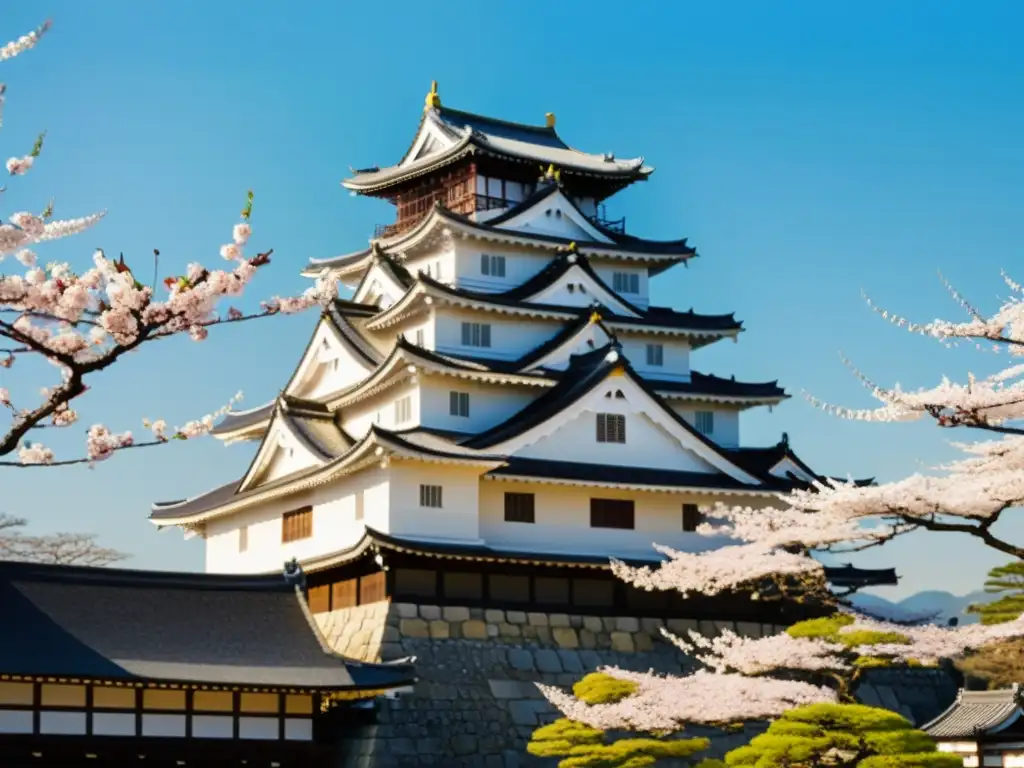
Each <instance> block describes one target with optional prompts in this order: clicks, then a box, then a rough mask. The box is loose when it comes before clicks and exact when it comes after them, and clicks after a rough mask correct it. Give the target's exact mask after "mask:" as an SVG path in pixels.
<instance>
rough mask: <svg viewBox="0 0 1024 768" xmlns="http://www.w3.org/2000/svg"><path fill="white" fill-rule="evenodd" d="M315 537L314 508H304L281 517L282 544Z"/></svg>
mask: <svg viewBox="0 0 1024 768" xmlns="http://www.w3.org/2000/svg"><path fill="white" fill-rule="evenodd" d="M312 535H313V508H312V507H303V508H302V509H293V510H292V511H291V512H285V513H284V514H283V515H282V516H281V542H282V543H283V544H287V543H288V542H289V541H299V540H300V539H308V538H309V537H310V536H312Z"/></svg>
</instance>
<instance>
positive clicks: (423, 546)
mask: <svg viewBox="0 0 1024 768" xmlns="http://www.w3.org/2000/svg"><path fill="white" fill-rule="evenodd" d="M372 545H376V546H379V547H382V548H384V549H393V550H399V551H404V552H408V553H410V554H424V555H429V556H432V557H442V558H444V557H450V558H453V559H468V560H474V559H476V560H481V559H482V560H497V561H501V562H509V563H517V562H518V563H531V564H532V563H550V564H556V565H575V566H584V567H591V568H607V567H609V563H610V560H611V558H610V557H609V556H608V555H586V554H579V553H574V552H550V551H544V550H531V551H529V552H525V551H518V550H509V549H500V548H497V547H490V546H487V545H485V544H455V543H452V542H437V541H420V540H417V539H409V538H405V537H402V536H392V535H390V534H386V533H381V532H380V531H376V530H374V529H372V528H369V527H367V529H366V532H365V533H364V534H363V537H362V539H360V540H359V541H358V542H356V543H355V544H353V545H352V546H351V547H349V548H348V549H346V550H344V551H342V552H336V553H334V554H333V555H328V556H326V557H324V558H322V559H321V561H319V562H318V563H310V564H309V568H310V570H317V569H319V568H321V567H323V568H327V567H331V566H332V565H335V564H338V563H339V562H347V561H348V560H349V559H351V558H352V557H355V556H359V555H361V554H363V553H364V552H367V551H369V550H370V548H371V546H372ZM620 559H622V560H623V562H626V563H627V564H629V565H634V566H642V565H657V564H658V563H662V562H664V561H665V558H663V557H660V556H658V555H657V554H655V552H654V550H653V549H652V551H651V556H650V557H647V558H636V557H628V558H620ZM834 570H835V569H833V568H830V567H828V566H826V567H825V577H826V578H828V579H830V580H831V577H832V573H833V571H834ZM855 570H858V571H859V573H860V574H861V577H862V579H863V580H864V581H865V583H870V582H871V577H872V574H874V573H875V571H872V570H870V569H868V570H859V569H855Z"/></svg>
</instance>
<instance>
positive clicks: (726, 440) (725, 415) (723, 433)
mask: <svg viewBox="0 0 1024 768" xmlns="http://www.w3.org/2000/svg"><path fill="white" fill-rule="evenodd" d="M671 406H672V410H673V411H675V412H676V413H678V414H679V415H680V416H682V417H683V418H684V419H686V421H687V422H688V423H689V424H691V425H692V424H693V423H694V414H695V413H696V412H697V411H713V412H714V414H715V418H714V426H715V430H714V432H712V433H711V434H710V435H708V437H710V438H711V439H712V440H714V441H715V442H716V443H718V444H719V445H722V446H725V447H726V448H736V447H738V446H739V444H740V412H739V409H737V408H736V407H735V406H730V405H727V404H725V403H701V404H700V405H695V404H694V403H692V402H686V401H682V402H675V403H671Z"/></svg>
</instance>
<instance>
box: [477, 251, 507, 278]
mask: <svg viewBox="0 0 1024 768" xmlns="http://www.w3.org/2000/svg"><path fill="white" fill-rule="evenodd" d="M480 273H481V274H484V275H490V276H491V277H504V276H505V257H504V256H491V255H490V254H487V253H481V254H480Z"/></svg>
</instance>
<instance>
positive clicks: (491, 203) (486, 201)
mask: <svg viewBox="0 0 1024 768" xmlns="http://www.w3.org/2000/svg"><path fill="white" fill-rule="evenodd" d="M453 193H454V194H453ZM437 202H440V203H441V204H442V205H443V206H444V207H445V208H447V209H448V210H449V211H451V212H452V213H458V214H461V215H463V216H469V215H471V214H474V213H478V212H480V211H493V210H500V209H504V208H511V207H512V206H513V205H517V204H518V203H519V202H521V201H518V200H509V199H507V198H503V197H491V196H489V195H479V194H475V193H472V192H470V193H466V192H460V190H459V189H458V188H457V187H448V188H446V189H437V190H433V191H431V192H428V193H426V194H424V195H421V196H420V197H417V198H416V199H414V200H405V201H402V203H401V207H400V209H399V210H400V211H401V212H402V213H404V214H405V215H404V216H401V217H400V218H399V220H398V221H396V222H394V223H392V224H378V225H377V226H376V227H375V228H374V230H373V236H374V238H385V237H394V236H395V235H400V234H402V233H403V232H408V231H409V230H410V229H412V228H413V227H415V226H416V225H417V224H419V223H420V222H421V221H422V220H423V218H424V217H425V216H426V215H427V214H428V213H430V211H431V209H432V208H433V207H434V205H435V203H437ZM587 218H588V219H590V221H592V222H593V223H594V224H596V225H597V226H599V227H602V228H604V229H607V230H609V231H611V232H616V233H618V234H620V235H622V234H625V233H626V218H625V217H624V216H623V217H622V218H621V219H609V218H608V216H607V214H606V212H605V207H604V206H603V205H599V206H598V207H597V214H596V215H594V216H588V217H587Z"/></svg>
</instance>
